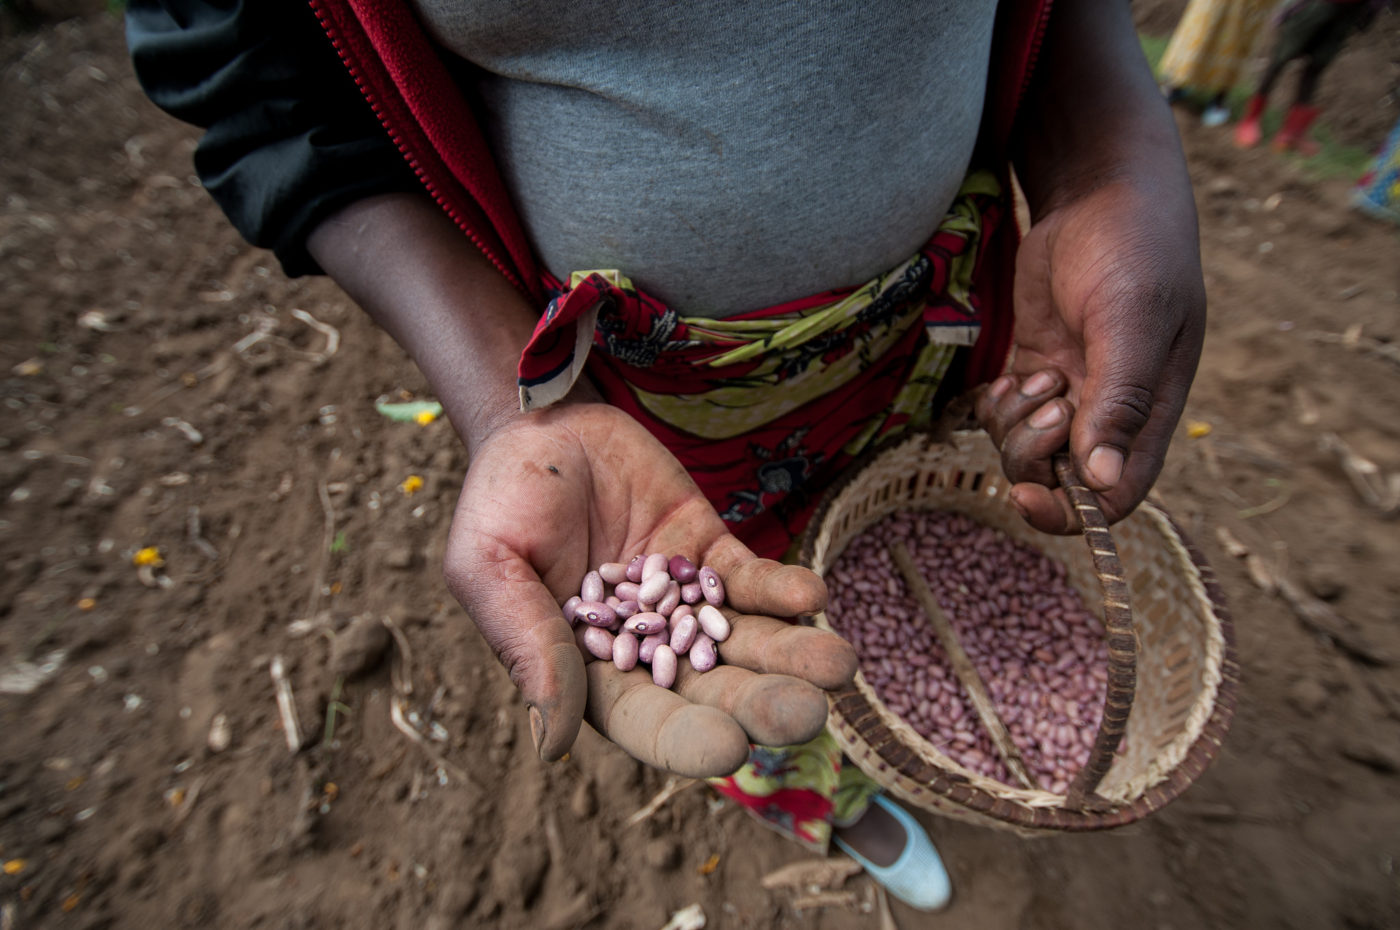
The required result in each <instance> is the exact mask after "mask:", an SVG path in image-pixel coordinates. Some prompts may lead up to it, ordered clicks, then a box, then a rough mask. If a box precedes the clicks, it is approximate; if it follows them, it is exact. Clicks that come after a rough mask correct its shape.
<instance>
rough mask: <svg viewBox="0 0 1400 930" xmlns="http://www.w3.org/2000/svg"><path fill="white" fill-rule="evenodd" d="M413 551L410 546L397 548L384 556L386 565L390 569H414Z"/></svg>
mask: <svg viewBox="0 0 1400 930" xmlns="http://www.w3.org/2000/svg"><path fill="white" fill-rule="evenodd" d="M413 558H414V556H413V549H412V548H410V547H409V546H395V547H394V548H393V549H390V550H389V552H388V554H386V555H385V556H384V564H385V565H387V566H389V567H390V568H397V569H408V568H412V567H413Z"/></svg>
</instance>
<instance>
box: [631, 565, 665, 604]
mask: <svg viewBox="0 0 1400 930" xmlns="http://www.w3.org/2000/svg"><path fill="white" fill-rule="evenodd" d="M670 583H671V576H670V575H668V574H666V572H665V571H659V572H657V573H656V574H654V575H652V576H651V577H650V578H648V579H647V580H646V581H643V582H642V583H641V586H640V587H638V588H637V600H638V601H640V602H641V603H643V604H652V605H655V604H658V603H660V602H661V599H662V598H663V597H665V596H666V588H667V586H668V585H670Z"/></svg>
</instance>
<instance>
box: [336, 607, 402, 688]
mask: <svg viewBox="0 0 1400 930" xmlns="http://www.w3.org/2000/svg"><path fill="white" fill-rule="evenodd" d="M391 641H392V639H391V637H390V636H389V630H388V629H387V628H386V627H385V626H384V624H383V623H382V622H380V620H379V618H378V617H376V616H373V615H371V614H365V615H363V616H360V617H356V618H355V619H354V620H353V621H351V623H350V625H349V626H348V627H346V628H345V629H344V630H342V631H341V632H339V633H337V634H336V635H335V640H334V641H333V642H332V643H331V661H330V667H331V672H332V673H333V674H336V675H344V676H345V677H346V678H354V677H355V676H357V675H362V674H364V673H365V672H368V671H369V670H370V669H372V668H374V667H375V666H376V665H378V664H379V660H380V658H382V657H383V655H384V651H385V650H386V649H388V648H389V643H390V642H391Z"/></svg>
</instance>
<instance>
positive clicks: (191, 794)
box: [170, 775, 209, 830]
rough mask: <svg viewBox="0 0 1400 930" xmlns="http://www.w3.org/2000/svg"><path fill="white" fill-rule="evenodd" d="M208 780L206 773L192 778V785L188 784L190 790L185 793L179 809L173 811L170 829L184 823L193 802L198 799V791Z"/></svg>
mask: <svg viewBox="0 0 1400 930" xmlns="http://www.w3.org/2000/svg"><path fill="white" fill-rule="evenodd" d="M208 780H209V776H208V775H201V776H199V777H198V778H196V779H195V780H194V784H193V785H190V790H189V791H187V792H186V793H185V800H184V802H183V803H182V804H181V805H180V808H179V810H177V811H175V822H174V823H173V824H171V827H170V828H171V829H172V830H178V829H179V828H180V824H182V823H184V822H185V820H186V819H187V818H188V817H189V816H190V811H192V810H194V802H195V801H197V800H199V792H200V790H201V789H203V788H204V783H205V782H206V781H208Z"/></svg>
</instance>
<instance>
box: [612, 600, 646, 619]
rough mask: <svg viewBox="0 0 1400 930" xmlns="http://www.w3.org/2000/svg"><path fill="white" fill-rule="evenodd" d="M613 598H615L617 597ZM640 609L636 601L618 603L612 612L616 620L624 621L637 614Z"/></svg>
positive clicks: (640, 606)
mask: <svg viewBox="0 0 1400 930" xmlns="http://www.w3.org/2000/svg"><path fill="white" fill-rule="evenodd" d="M613 596H614V597H616V596H617V595H613ZM641 609H642V605H641V604H638V603H637V602H636V601H619V602H618V604H617V606H616V607H614V608H613V612H614V613H616V614H617V619H619V620H626V619H627V618H628V617H630V616H632V615H633V614H636V613H639V612H640V611H641Z"/></svg>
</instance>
